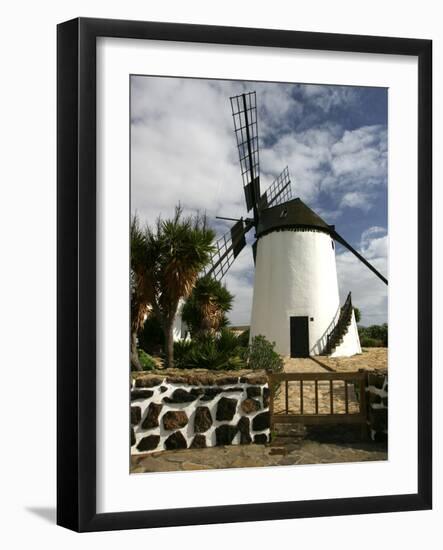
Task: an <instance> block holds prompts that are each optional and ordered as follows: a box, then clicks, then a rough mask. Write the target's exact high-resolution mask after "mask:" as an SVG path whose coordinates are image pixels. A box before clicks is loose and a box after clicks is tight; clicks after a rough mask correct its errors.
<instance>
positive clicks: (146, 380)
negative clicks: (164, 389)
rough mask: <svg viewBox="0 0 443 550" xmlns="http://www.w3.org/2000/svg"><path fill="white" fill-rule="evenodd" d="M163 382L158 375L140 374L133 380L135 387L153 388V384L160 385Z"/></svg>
mask: <svg viewBox="0 0 443 550" xmlns="http://www.w3.org/2000/svg"><path fill="white" fill-rule="evenodd" d="M162 382H163V378H159V377H158V376H142V377H140V378H137V380H136V381H135V386H136V387H137V388H153V387H154V386H160V384H161V383H162Z"/></svg>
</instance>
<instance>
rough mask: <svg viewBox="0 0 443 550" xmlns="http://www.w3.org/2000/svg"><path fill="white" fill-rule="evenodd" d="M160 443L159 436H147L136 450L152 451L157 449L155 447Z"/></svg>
mask: <svg viewBox="0 0 443 550" xmlns="http://www.w3.org/2000/svg"><path fill="white" fill-rule="evenodd" d="M159 442H160V436H159V435H148V436H147V437H144V438H143V439H141V440H140V441H139V444H138V445H137V449H138V450H139V451H152V450H153V449H156V448H157V445H158V444H159Z"/></svg>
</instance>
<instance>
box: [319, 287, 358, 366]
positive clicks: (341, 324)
mask: <svg viewBox="0 0 443 550" xmlns="http://www.w3.org/2000/svg"><path fill="white" fill-rule="evenodd" d="M352 310H353V307H352V299H351V293H349V294H348V296H347V298H346V301H345V303H344V305H343V306H342V307H341V308H340V315H339V318H338V321H337V323H336V325H335V327H334V328H333V329H332V330H331V332H330V333H329V334H328V336H327V339H326V349H325V351H326V354H327V355H330V354H331V353H332V352H333V351H334V349H335V348H336V347H337V345H338V343H339V342H340V340H341V339H342V338H343V336H344V335H345V334H346V331H347V330H348V327H349V324H350V322H351V318H352Z"/></svg>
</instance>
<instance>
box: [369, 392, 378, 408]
mask: <svg viewBox="0 0 443 550" xmlns="http://www.w3.org/2000/svg"><path fill="white" fill-rule="evenodd" d="M374 403H381V397H380V396H379V395H377V394H376V393H372V392H369V404H370V405H372V404H374Z"/></svg>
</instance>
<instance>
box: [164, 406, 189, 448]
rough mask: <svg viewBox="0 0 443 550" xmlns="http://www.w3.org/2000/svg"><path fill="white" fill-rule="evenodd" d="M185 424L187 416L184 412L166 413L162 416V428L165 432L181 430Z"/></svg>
mask: <svg viewBox="0 0 443 550" xmlns="http://www.w3.org/2000/svg"><path fill="white" fill-rule="evenodd" d="M187 423H188V415H187V414H186V413H185V411H168V412H166V413H165V414H164V415H163V427H164V428H165V430H176V429H177V428H183V427H184V426H186V424H187ZM183 448H186V447H183Z"/></svg>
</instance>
